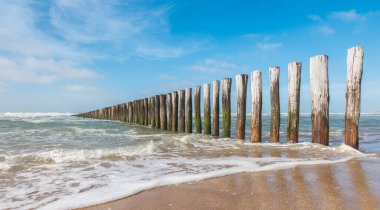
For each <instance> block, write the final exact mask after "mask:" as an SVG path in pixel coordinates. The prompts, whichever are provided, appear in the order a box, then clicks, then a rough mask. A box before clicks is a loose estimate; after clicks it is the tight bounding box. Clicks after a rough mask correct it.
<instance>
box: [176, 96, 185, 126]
mask: <svg viewBox="0 0 380 210" xmlns="http://www.w3.org/2000/svg"><path fill="white" fill-rule="evenodd" d="M178 132H181V133H184V132H185V90H180V91H178Z"/></svg>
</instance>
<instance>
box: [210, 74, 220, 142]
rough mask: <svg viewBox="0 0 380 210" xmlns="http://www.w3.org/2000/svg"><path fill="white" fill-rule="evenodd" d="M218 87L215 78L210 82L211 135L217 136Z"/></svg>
mask: <svg viewBox="0 0 380 210" xmlns="http://www.w3.org/2000/svg"><path fill="white" fill-rule="evenodd" d="M219 89H220V82H219V80H215V81H213V82H212V103H213V104H212V113H213V116H212V117H213V122H212V123H213V125H212V135H213V136H219Z"/></svg>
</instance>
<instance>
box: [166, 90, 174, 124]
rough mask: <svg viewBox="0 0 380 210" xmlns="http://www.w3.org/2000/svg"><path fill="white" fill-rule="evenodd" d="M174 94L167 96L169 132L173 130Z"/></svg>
mask: <svg viewBox="0 0 380 210" xmlns="http://www.w3.org/2000/svg"><path fill="white" fill-rule="evenodd" d="M172 109H173V108H172V94H170V93H168V94H166V115H167V128H166V129H167V130H168V131H171V130H172V114H173V111H172Z"/></svg>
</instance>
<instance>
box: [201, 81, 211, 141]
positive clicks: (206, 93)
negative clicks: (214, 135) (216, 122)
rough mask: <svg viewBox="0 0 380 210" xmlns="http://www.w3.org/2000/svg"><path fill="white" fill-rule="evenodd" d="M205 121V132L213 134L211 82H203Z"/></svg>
mask: <svg viewBox="0 0 380 210" xmlns="http://www.w3.org/2000/svg"><path fill="white" fill-rule="evenodd" d="M203 121H204V127H205V128H204V129H205V131H204V133H205V134H209V135H211V107H210V84H208V83H205V84H203Z"/></svg>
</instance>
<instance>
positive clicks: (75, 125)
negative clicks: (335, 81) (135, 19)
mask: <svg viewBox="0 0 380 210" xmlns="http://www.w3.org/2000/svg"><path fill="white" fill-rule="evenodd" d="M235 119H236V117H235V116H234V115H233V116H232V123H231V124H232V128H231V131H232V138H215V137H211V136H209V135H204V134H183V133H173V132H169V131H163V130H158V129H155V128H151V127H149V126H141V125H132V124H128V123H124V122H116V121H107V120H97V119H88V118H79V117H75V116H72V113H0V209H72V208H79V207H85V206H89V205H94V204H99V203H104V202H108V201H112V200H116V199H120V198H123V197H127V196H130V195H133V194H136V193H139V192H141V191H144V190H147V189H152V188H155V187H160V186H165V185H173V184H180V183H184V182H192V181H198V180H202V179H208V178H213V177H221V176H226V175H230V174H236V173H241V172H257V171H267V170H279V169H287V168H293V167H295V166H298V165H313V164H333V163H339V162H345V161H348V160H351V159H353V158H380V113H362V114H361V117H360V129H359V132H360V133H359V136H360V148H359V151H357V150H355V149H352V148H351V147H349V146H346V145H344V144H343V141H344V114H339V113H336V114H334V113H333V114H330V146H323V145H319V144H312V143H311V116H310V114H301V116H300V128H299V132H300V133H299V134H300V138H299V143H297V144H286V143H285V141H286V126H287V125H286V124H287V115H286V114H282V115H281V129H280V141H281V142H280V143H269V124H270V115H269V114H263V119H262V120H263V124H262V128H263V131H262V135H263V137H262V141H263V142H262V143H255V144H254V143H250V142H249V140H248V139H249V130H250V129H249V124H250V123H249V122H250V118H249V117H247V125H246V131H247V136H246V140H244V141H242V140H237V139H235V138H233V137H234V136H235V133H234V131H235V127H234V125H235ZM220 127H221V126H220Z"/></svg>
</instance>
